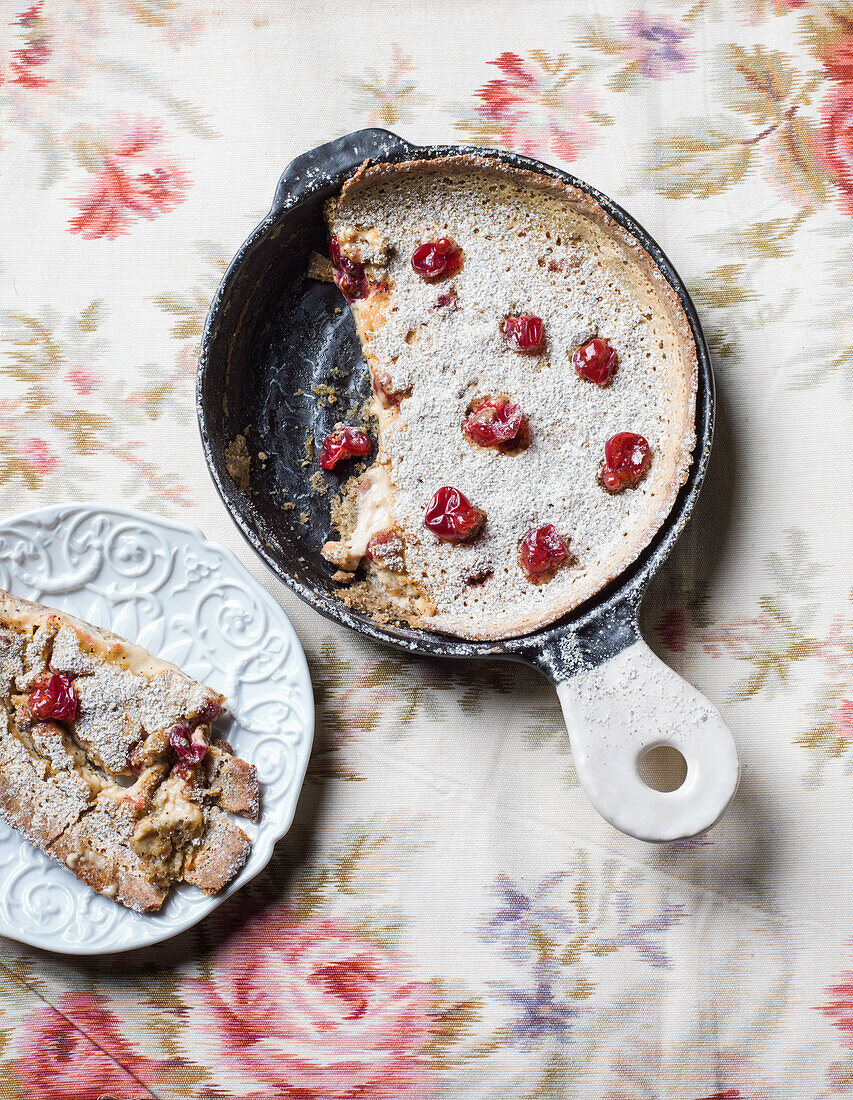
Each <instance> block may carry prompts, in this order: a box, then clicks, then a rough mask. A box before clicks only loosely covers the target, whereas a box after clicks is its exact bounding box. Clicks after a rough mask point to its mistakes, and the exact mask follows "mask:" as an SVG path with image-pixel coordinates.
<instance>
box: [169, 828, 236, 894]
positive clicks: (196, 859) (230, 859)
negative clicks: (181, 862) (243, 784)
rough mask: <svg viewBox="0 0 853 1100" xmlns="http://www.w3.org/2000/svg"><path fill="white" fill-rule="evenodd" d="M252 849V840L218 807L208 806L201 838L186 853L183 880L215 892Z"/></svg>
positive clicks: (225, 883) (234, 873)
mask: <svg viewBox="0 0 853 1100" xmlns="http://www.w3.org/2000/svg"><path fill="white" fill-rule="evenodd" d="M251 850H252V843H251V841H250V840H249V838H248V837H247V836H246V834H245V833H244V832H243V830H242V829H241V828H240V826H239V825H235V823H234V822H233V821H232V820H231V819H230V818H229V817H227V816H226V815H225V814H224V813H223V812H222V811H221V810H217V809H215V808H213V809H210V810H209V811H208V821H207V828H206V829H205V832H204V837H203V838H202V841H201V843H200V844H199V846H198V847H196V848H193V849H192V851H191V852H190V853H189V855H188V856H187V862H186V864H185V866H184V873H183V877H184V881H185V882H190V883H192V885H193V886H198V888H199V889H200V890H204V892H205V893H206V894H215V893H217V891H219V890H221V889H222V887H223V886H226V885H227V884H228V883H229V882H230V881H231V879H232V878H233V877H234V876H235V875H236V874H237V872H238V871H239V870H240V868H241V867H242V866H243V864H244V863H245V862H246V860H247V859H248V858H249V852H250V851H251Z"/></svg>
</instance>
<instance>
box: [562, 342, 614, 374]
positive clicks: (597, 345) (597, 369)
mask: <svg viewBox="0 0 853 1100" xmlns="http://www.w3.org/2000/svg"><path fill="white" fill-rule="evenodd" d="M618 362H619V357H618V355H617V354H616V351H615V349H614V348H612V347H611V346H610V345H609V344H608V343H607V341H606V340H599V339H598V337H596V338H595V339H594V340H590V341H589V343H588V344H584V346H583V347H582V348H576V349H575V351H574V352H573V353H572V366H573V367H574V368H575V370H576V371H577V372H578V374H579V375H580V376H581V378H587V379H588V380H589V381H590V382H595V384H596V386H606V385H607V383H608V382H609V381H610V380H611V378H612V377H613V375H614V374H615V373H616V367H617V364H618Z"/></svg>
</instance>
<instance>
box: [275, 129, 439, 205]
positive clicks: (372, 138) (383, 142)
mask: <svg viewBox="0 0 853 1100" xmlns="http://www.w3.org/2000/svg"><path fill="white" fill-rule="evenodd" d="M417 148H418V147H417V145H412V143H411V142H409V141H404V140H403V138H401V137H398V136H397V135H396V134H392V133H391V131H390V130H380V129H378V128H375V127H371V128H370V129H367V130H356V131H355V132H354V133H352V134H346V135H344V137H340V138H335V140H334V141H327V142H326V144H325V145H318V146H317V147H316V148H315V149H309V150H308V152H307V153H303V154H302V155H301V156H298V157H296V158H295V160H292V161H291V162H290V164H288V166H287V167H286V168H285V170H284V172H282V175H281V179H280V180H279V181H278V186H277V187H276V191H275V198H274V199H273V204H272V210H271V213H277V212H278V211H279V210H282V209H284V208H286V207H289V206H293V205H294V204H295V203H296V202H297V201H298V200H299V199H301V198H302V197H303V196H304V195H305V194H306V193H307V192H309V191H313V190H315V189H316V188H318V187H322V186H323V184H324V183H326V182H327V181H328V180H330V179H333V178H335V177H336V176H337V175H338V174H339V173H340V172H346V171H350V170H352V171H354V170H355V169H356V168H358V166H359V165H360V164H361V163H362V161H365V160H375V159H377V158H379V159H381V158H383V157H393V156H394V155H395V154H397V153H406V154H409V155H410V154H412V153H414V152H416V150H417Z"/></svg>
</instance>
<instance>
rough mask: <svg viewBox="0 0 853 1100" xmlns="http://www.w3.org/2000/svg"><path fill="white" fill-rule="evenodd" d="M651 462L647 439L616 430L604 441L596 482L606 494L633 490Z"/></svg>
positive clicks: (647, 470)
mask: <svg viewBox="0 0 853 1100" xmlns="http://www.w3.org/2000/svg"><path fill="white" fill-rule="evenodd" d="M651 464H652V449H651V447H650V446H649V443H648V440H647V439H644V438H643V436H641V435H636V434H635V433H634V432H619V433H618V434H617V435H614V436H612V437H611V438H610V439H608V440H607V442H606V443H605V444H604V461H603V462H602V463H601V469H600V470H599V473H598V482H599V484H600V485H601V487H602V489H606V490H607V492H608V493H620V492H621V491H622V490H623V489H633V488H634V486H635V485H639V483H640V482H641V481H642V480H643V478H644V477H645V476H646V474H647V473H648V472H649V467H650V466H651Z"/></svg>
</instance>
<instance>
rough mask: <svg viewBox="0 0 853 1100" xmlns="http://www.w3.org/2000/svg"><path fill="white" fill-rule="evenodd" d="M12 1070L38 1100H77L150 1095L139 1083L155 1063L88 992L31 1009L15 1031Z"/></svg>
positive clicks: (150, 1075) (155, 1070) (154, 1074)
mask: <svg viewBox="0 0 853 1100" xmlns="http://www.w3.org/2000/svg"><path fill="white" fill-rule="evenodd" d="M18 1034H19V1036H20V1038H19V1042H18V1047H17V1062H16V1074H17V1077H18V1079H19V1080H20V1081H21V1082H22V1083H23V1084H25V1085H27V1086H28V1087H29V1088H30V1089H31V1090H32V1096H33V1097H34V1098H35V1097H37V1098H38V1100H81V1098H82V1097H87V1098H88V1097H92V1098H93V1100H94V1098H95V1097H99V1096H101V1095H102V1094H104V1093H109V1094H111V1095H112V1096H113V1097H115V1100H142V1098H145V1097H149V1096H152V1093H151V1092H150V1091H149V1090H148V1088H147V1087H146V1086H145V1084H144V1082H145V1081H150V1082H151V1083H152V1084H153V1083H154V1082H156V1081H158V1080H160V1078H161V1067H160V1065H159V1064H158V1063H157V1062H155V1061H153V1060H152V1059H150V1058H146V1057H144V1056H143V1055H141V1054H140V1053H139V1052H138V1051H137V1050H136V1049H135V1048H134V1047H133V1046H132V1045H131V1044H130V1043H129V1042H128V1041H127V1039H126V1038H125V1036H124V1035H123V1033H122V1030H121V1024H120V1022H119V1020H118V1018H117V1017H116V1016H115V1015H114V1014H113V1013H112V1012H109V1011H108V1010H107V1009H105V1008H103V1007H102V1006H101V1004H100V1003H99V1002H98V1000H97V999H96V998H95V997H93V996H91V995H90V994H88V993H67V994H65V995H64V996H63V997H62V998H61V1000H60V1001H59V1010H57V1009H55V1008H52V1007H50V1006H49V1005H44V1006H43V1007H41V1008H36V1009H34V1010H33V1011H32V1012H31V1013H30V1015H29V1016H28V1017H27V1019H26V1021H25V1022H24V1023H23V1025H22V1026H21V1028H20V1030H19V1033H18Z"/></svg>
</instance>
